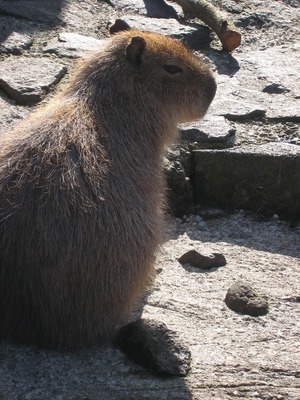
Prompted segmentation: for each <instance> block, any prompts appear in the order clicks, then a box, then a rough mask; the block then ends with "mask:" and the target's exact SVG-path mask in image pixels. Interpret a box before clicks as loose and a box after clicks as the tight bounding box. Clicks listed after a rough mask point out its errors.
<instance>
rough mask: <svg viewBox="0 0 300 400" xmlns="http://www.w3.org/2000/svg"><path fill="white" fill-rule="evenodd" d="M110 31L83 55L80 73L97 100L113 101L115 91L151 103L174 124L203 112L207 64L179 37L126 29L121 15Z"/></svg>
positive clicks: (208, 93) (209, 85)
mask: <svg viewBox="0 0 300 400" xmlns="http://www.w3.org/2000/svg"><path fill="white" fill-rule="evenodd" d="M110 31H111V33H112V37H111V39H110V40H109V41H108V42H107V44H106V46H105V47H104V48H103V49H102V50H101V51H100V52H99V53H98V54H97V53H96V54H95V55H94V56H92V58H91V59H90V60H87V63H89V66H88V67H86V68H85V71H84V74H83V75H84V79H85V80H86V77H87V72H88V74H89V78H90V79H89V82H90V83H91V84H93V85H96V86H97V85H98V90H99V92H98V94H99V99H100V98H101V99H102V100H103V98H105V99H106V100H105V101H113V97H114V96H118V97H123V98H127V99H130V102H131V103H132V102H136V103H139V105H140V103H141V102H142V103H143V104H144V106H145V107H153V108H154V106H156V107H155V108H156V109H157V110H159V112H163V113H164V114H165V115H168V116H169V118H171V119H172V120H173V121H174V122H176V123H181V122H187V121H191V120H195V119H199V118H201V117H203V116H204V114H205V113H206V111H207V109H208V107H209V105H210V103H211V101H212V99H213V98H214V95H215V92H216V82H215V79H214V77H213V74H212V72H211V71H210V69H209V68H208V66H207V65H206V64H205V63H204V62H203V61H201V60H200V59H199V58H197V57H196V56H195V55H194V54H193V53H192V52H191V51H190V50H189V49H188V48H187V47H186V46H185V45H184V44H183V43H182V42H180V41H179V40H175V39H173V38H170V37H166V36H164V35H161V34H158V33H152V32H142V31H139V30H136V29H131V28H130V27H129V26H128V25H127V24H126V23H125V22H124V21H122V20H117V21H116V23H115V24H114V25H113V26H112V27H111V29H110ZM97 57H98V58H97ZM85 63H86V61H85ZM86 65H88V64H86ZM76 82H77V84H78V77H77V78H76ZM93 92H95V90H93Z"/></svg>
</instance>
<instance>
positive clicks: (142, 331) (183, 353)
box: [117, 319, 191, 377]
mask: <svg viewBox="0 0 300 400" xmlns="http://www.w3.org/2000/svg"><path fill="white" fill-rule="evenodd" d="M117 343H118V346H119V347H120V349H121V350H122V351H123V352H124V353H125V354H126V355H127V356H128V357H129V358H130V359H132V360H134V361H135V362H137V363H138V364H141V365H142V366H143V367H145V368H146V369H147V370H148V371H149V372H150V373H152V374H154V375H158V376H163V377H167V376H186V375H187V374H188V372H189V370H190V368H191V365H190V363H191V353H190V351H189V349H188V348H187V347H186V346H185V345H184V343H183V342H182V340H180V338H179V337H178V335H177V333H176V332H174V331H171V330H170V329H168V328H167V327H166V325H165V324H163V323H161V322H158V321H155V320H150V319H139V320H137V321H134V322H131V323H130V324H128V325H126V326H124V327H122V328H121V329H120V331H119V333H118V337H117Z"/></svg>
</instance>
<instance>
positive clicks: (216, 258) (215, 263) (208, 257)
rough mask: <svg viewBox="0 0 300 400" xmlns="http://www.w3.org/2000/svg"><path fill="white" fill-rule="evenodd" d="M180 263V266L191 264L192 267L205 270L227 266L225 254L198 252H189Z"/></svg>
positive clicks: (180, 259)
mask: <svg viewBox="0 0 300 400" xmlns="http://www.w3.org/2000/svg"><path fill="white" fill-rule="evenodd" d="M178 261H179V262H180V264H190V265H191V266H192V267H195V268H200V269H204V270H208V269H211V268H218V267H223V266H224V265H226V259H225V257H224V256H223V254H220V253H212V254H200V253H199V252H198V251H197V250H189V251H187V252H186V253H185V254H183V255H182V256H181V257H180V258H179V259H178Z"/></svg>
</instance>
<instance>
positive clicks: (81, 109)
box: [0, 21, 216, 349]
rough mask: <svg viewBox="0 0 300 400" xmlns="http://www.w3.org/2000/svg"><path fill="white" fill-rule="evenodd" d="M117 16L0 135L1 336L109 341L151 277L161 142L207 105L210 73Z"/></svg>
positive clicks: (57, 343)
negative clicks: (64, 77) (61, 83)
mask: <svg viewBox="0 0 300 400" xmlns="http://www.w3.org/2000/svg"><path fill="white" fill-rule="evenodd" d="M116 26H117V27H119V28H117V29H115V32H114V35H112V36H111V38H109V39H108V40H107V42H106V44H105V45H104V46H103V47H102V48H100V49H99V51H97V52H95V53H93V54H92V55H90V56H88V57H86V58H85V59H83V60H81V61H80V63H79V65H78V66H77V69H75V71H74V73H73V75H72V77H71V78H70V80H69V82H68V83H67V84H66V86H65V87H64V89H63V90H62V91H61V92H60V93H58V94H57V95H56V96H54V97H53V98H52V99H51V100H50V101H49V102H48V104H46V105H41V106H40V107H38V109H37V110H36V111H34V112H33V113H32V114H31V115H30V116H29V118H28V119H26V120H25V121H23V122H21V123H20V125H18V126H17V127H16V128H15V129H14V130H12V131H11V132H9V133H5V134H3V135H2V136H1V138H0V337H1V338H6V339H7V338H8V339H13V340H15V341H19V342H22V343H34V344H37V345H39V346H44V347H48V348H56V349H74V348H78V347H82V346H86V345H93V344H95V343H98V342H103V341H106V340H112V339H113V338H114V335H115V333H116V331H117V329H118V327H120V326H122V324H124V322H126V317H127V316H128V313H129V311H130V309H131V306H132V305H133V304H134V303H135V301H136V300H137V299H138V297H139V296H141V295H142V293H143V291H144V290H145V288H146V286H147V284H148V282H149V281H150V279H151V275H152V272H153V264H154V261H155V255H156V252H157V250H158V248H159V246H160V244H161V241H162V235H161V232H162V231H163V224H164V216H163V214H164V203H165V200H164V199H165V194H164V193H165V179H164V176H163V170H162V158H163V155H164V150H165V147H166V146H167V145H169V144H170V143H171V142H172V141H173V140H174V139H175V138H176V132H177V127H176V126H177V124H178V123H180V122H185V121H191V120H194V119H198V118H200V117H202V116H203V115H204V114H205V112H206V111H207V109H208V107H209V105H210V103H211V101H212V99H213V97H214V95H215V91H216V83H215V79H214V77H213V75H212V73H211V72H210V70H209V68H208V67H207V66H206V65H205V64H204V63H203V62H202V61H200V60H199V59H198V58H196V57H195V56H194V55H193V54H192V53H191V51H190V50H188V49H187V48H186V47H185V46H184V45H183V44H182V43H181V42H179V41H177V40H174V39H172V38H169V37H165V36H163V35H160V34H157V33H151V32H141V31H139V30H136V29H130V28H129V27H128V26H126V24H125V23H124V24H123V23H122V21H121V22H120V21H118V24H116ZM122 27H123V28H124V29H122Z"/></svg>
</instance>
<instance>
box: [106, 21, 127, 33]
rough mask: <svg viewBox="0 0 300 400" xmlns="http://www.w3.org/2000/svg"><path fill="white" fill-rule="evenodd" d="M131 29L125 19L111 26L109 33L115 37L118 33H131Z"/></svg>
mask: <svg viewBox="0 0 300 400" xmlns="http://www.w3.org/2000/svg"><path fill="white" fill-rule="evenodd" d="M130 29H131V28H130V26H129V25H128V24H127V22H125V21H124V20H123V19H116V20H115V23H114V24H112V25H111V26H110V28H109V33H110V34H111V35H114V34H115V33H118V32H122V31H129V30H130Z"/></svg>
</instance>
